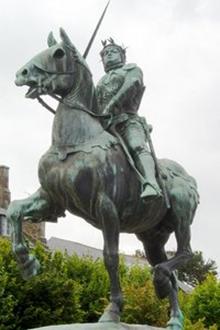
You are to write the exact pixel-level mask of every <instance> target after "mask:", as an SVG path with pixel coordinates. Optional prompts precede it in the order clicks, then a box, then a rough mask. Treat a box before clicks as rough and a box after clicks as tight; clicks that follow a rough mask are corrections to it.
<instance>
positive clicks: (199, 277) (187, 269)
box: [178, 251, 217, 286]
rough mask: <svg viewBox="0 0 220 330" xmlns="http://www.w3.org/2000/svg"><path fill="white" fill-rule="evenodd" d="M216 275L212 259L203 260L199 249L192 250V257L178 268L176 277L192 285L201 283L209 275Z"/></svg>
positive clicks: (215, 266)
mask: <svg viewBox="0 0 220 330" xmlns="http://www.w3.org/2000/svg"><path fill="white" fill-rule="evenodd" d="M209 274H212V275H217V265H216V263H215V261H214V260H211V259H209V260H207V261H206V260H205V259H204V257H203V254H202V252H201V251H195V252H193V257H192V259H191V260H189V261H188V262H187V263H186V264H185V265H183V266H181V267H180V268H179V269H178V278H179V280H180V281H184V282H186V283H188V284H190V285H192V286H196V285H197V284H200V283H202V282H203V281H204V280H205V279H206V277H207V276H208V275H209Z"/></svg>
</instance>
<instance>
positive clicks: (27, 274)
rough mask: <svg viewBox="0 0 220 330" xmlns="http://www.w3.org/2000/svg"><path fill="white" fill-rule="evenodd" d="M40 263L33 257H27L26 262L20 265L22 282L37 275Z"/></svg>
mask: <svg viewBox="0 0 220 330" xmlns="http://www.w3.org/2000/svg"><path fill="white" fill-rule="evenodd" d="M39 269H40V263H39V261H38V260H37V258H36V257H35V256H33V255H29V256H28V260H27V261H26V262H25V263H24V264H23V265H22V277H23V279H24V280H29V279H30V278H31V277H33V276H35V275H37V274H38V272H39Z"/></svg>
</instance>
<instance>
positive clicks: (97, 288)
mask: <svg viewBox="0 0 220 330" xmlns="http://www.w3.org/2000/svg"><path fill="white" fill-rule="evenodd" d="M34 253H35V254H36V255H37V257H38V258H39V260H40V262H41V273H40V274H39V275H38V276H36V277H34V278H32V279H31V280H29V281H27V282H26V281H23V280H22V278H21V276H20V273H19V270H18V268H17V264H16V261H15V259H14V256H13V254H12V251H11V244H10V242H9V241H8V240H7V239H3V238H1V239H0V330H26V329H28V328H32V327H39V326H46V325H51V324H54V325H55V324H61V323H62V324H63V323H76V322H96V321H97V320H98V318H99V317H100V315H101V314H102V312H103V310H104V308H105V306H106V305H107V304H108V297H109V280H108V276H107V273H106V270H105V268H104V265H103V262H102V261H101V260H96V261H93V260H92V259H91V258H89V257H84V258H79V257H77V256H76V255H73V256H68V255H66V254H62V253H60V252H56V253H54V254H51V253H50V252H48V251H46V250H45V249H44V248H43V247H42V246H41V245H37V246H36V248H35V249H34ZM120 277H121V283H122V287H123V292H124V311H123V314H122V320H123V321H124V322H128V323H142V324H152V325H154V326H165V324H166V322H167V320H168V310H169V305H168V302H167V300H163V301H159V300H158V299H157V297H156V296H155V293H154V289H153V284H152V280H151V272H150V269H149V268H147V267H145V268H143V267H139V266H133V267H131V268H128V267H127V266H126V265H125V264H124V262H123V260H121V262H120ZM180 301H181V305H182V308H183V310H184V314H185V316H186V318H185V319H186V321H185V330H203V329H210V330H217V329H218V328H219V329H220V323H219V322H220V314H219V313H220V284H219V281H218V280H217V279H216V278H215V277H209V278H207V280H206V281H205V282H203V283H202V284H201V285H199V286H198V287H197V288H196V289H195V290H194V292H193V293H192V294H191V295H187V296H186V295H184V294H183V293H181V294H180ZM215 323H216V324H217V325H216V326H215V325H214V324H215ZM217 327H218V328H217Z"/></svg>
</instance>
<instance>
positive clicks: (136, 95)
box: [96, 64, 148, 154]
mask: <svg viewBox="0 0 220 330" xmlns="http://www.w3.org/2000/svg"><path fill="white" fill-rule="evenodd" d="M143 92H144V85H143V73H142V71H141V69H140V68H139V67H138V66H137V65H136V64H126V65H124V66H123V67H121V68H118V69H113V70H110V71H109V72H107V74H105V75H104V77H103V78H102V79H101V80H100V81H99V82H98V84H97V87H96V95H97V101H98V108H99V113H111V114H112V115H113V120H112V124H114V125H116V128H117V131H118V133H119V134H120V135H121V136H122V137H123V139H124V141H125V143H126V144H127V146H128V148H129V150H130V152H131V154H134V153H136V152H141V151H144V150H146V151H147V150H148V149H147V145H146V134H145V129H144V124H143V119H142V118H140V117H139V116H138V115H137V112H138V108H139V105H140V102H141V98H142V95H143Z"/></svg>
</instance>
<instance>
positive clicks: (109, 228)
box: [97, 194, 123, 322]
mask: <svg viewBox="0 0 220 330" xmlns="http://www.w3.org/2000/svg"><path fill="white" fill-rule="evenodd" d="M97 215H98V216H99V218H100V220H101V224H102V230H103V237H104V250H103V256H104V263H105V267H106V269H107V271H108V274H109V278H110V291H111V303H110V305H109V306H108V307H107V308H106V310H105V312H104V314H103V315H102V316H101V318H100V320H99V322H109V321H110V322H111V321H112V322H119V321H120V312H121V308H122V299H123V298H122V292H121V288H120V281H119V273H118V266H119V255H118V245H119V218H118V214H117V210H116V208H115V205H114V204H113V202H112V201H111V200H110V199H109V197H108V196H106V195H105V194H100V195H99V196H98V201H97Z"/></svg>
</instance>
